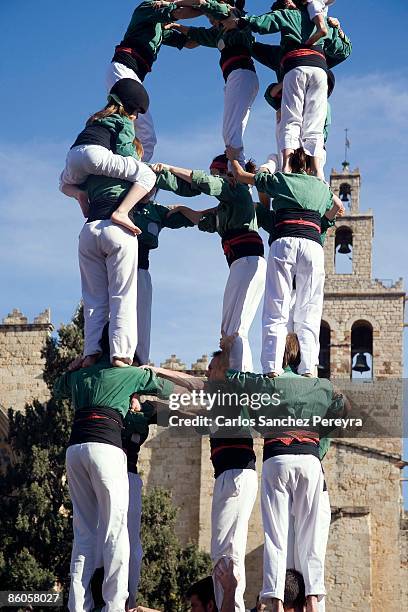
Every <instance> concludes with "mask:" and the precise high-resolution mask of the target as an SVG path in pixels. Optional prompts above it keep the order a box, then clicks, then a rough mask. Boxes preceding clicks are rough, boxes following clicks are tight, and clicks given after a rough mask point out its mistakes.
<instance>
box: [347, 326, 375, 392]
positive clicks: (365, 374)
mask: <svg viewBox="0 0 408 612" xmlns="http://www.w3.org/2000/svg"><path fill="white" fill-rule="evenodd" d="M351 378H352V379H355V380H361V379H362V378H365V379H366V378H373V327H372V325H371V323H369V322H368V321H363V320H360V321H356V322H355V323H353V326H352V328H351Z"/></svg>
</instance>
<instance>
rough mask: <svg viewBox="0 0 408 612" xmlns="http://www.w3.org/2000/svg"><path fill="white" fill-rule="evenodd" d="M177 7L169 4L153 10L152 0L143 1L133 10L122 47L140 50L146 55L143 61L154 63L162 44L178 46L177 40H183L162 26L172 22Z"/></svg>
mask: <svg viewBox="0 0 408 612" xmlns="http://www.w3.org/2000/svg"><path fill="white" fill-rule="evenodd" d="M175 9H177V5H176V4H174V3H171V4H170V5H169V6H164V7H162V8H158V9H155V8H153V0H145V2H142V3H141V4H139V6H137V7H136V8H135V10H134V11H133V15H132V19H131V21H130V23H129V26H128V29H127V30H126V33H125V36H124V38H123V41H122V43H121V45H122V46H124V47H130V48H136V49H140V50H141V51H142V53H143V51H144V52H145V54H146V57H145V59H146V60H148V61H150V62H154V61H156V59H157V54H158V53H159V50H160V47H161V45H162V44H165V45H170V46H177V47H179V48H181V46H184V44H183V45H181V46H179V44H178V42H177V40H178V38H179V39H180V40H183V39H182V38H180V37H177V36H175V35H174V32H171V31H170V30H164V29H163V25H164V24H166V23H171V22H172V21H174V17H173V11H174V10H175Z"/></svg>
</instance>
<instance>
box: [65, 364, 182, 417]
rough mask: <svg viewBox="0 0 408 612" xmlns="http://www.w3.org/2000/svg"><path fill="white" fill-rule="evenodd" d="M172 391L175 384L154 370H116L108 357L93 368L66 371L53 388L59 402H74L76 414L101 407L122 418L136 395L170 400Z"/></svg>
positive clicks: (127, 368)
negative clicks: (67, 400) (130, 399)
mask: <svg viewBox="0 0 408 612" xmlns="http://www.w3.org/2000/svg"><path fill="white" fill-rule="evenodd" d="M172 391H173V384H172V383H171V382H169V381H167V380H165V379H163V378H159V377H158V376H156V375H155V374H154V373H153V372H152V370H149V369H147V368H136V367H133V366H129V367H124V368H117V367H113V366H112V365H111V363H110V359H109V356H107V355H104V356H102V357H101V359H100V360H99V361H98V362H97V363H96V364H95V365H93V366H90V367H88V368H81V369H79V370H75V371H73V372H66V373H65V374H63V375H62V376H61V377H60V378H58V379H57V381H56V382H55V385H54V395H55V397H56V399H71V402H72V406H73V408H74V410H75V411H77V410H80V409H81V408H91V407H98V406H101V407H105V408H111V409H113V410H116V411H117V412H118V413H119V414H120V415H121V416H122V417H124V416H125V415H126V413H127V412H128V410H129V398H130V396H131V395H132V394H133V393H145V394H149V395H157V396H158V397H160V398H162V399H167V398H168V397H169V395H170V394H171V393H172Z"/></svg>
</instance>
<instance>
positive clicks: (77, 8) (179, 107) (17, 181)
mask: <svg viewBox="0 0 408 612" xmlns="http://www.w3.org/2000/svg"><path fill="white" fill-rule="evenodd" d="M270 3H271V0H269V1H265V0H258V1H255V0H248V1H247V10H248V12H249V13H252V14H261V13H263V12H265V11H267V10H268V8H269V6H270ZM134 6H135V3H134V2H131V1H130V0H121V1H118V2H112V1H111V0H110V1H108V0H87V1H85V2H84V1H83V0H70V2H68V3H66V2H55V0H37V1H36V2H35V3H34V2H30V1H29V0H20V1H19V2H10V1H9V2H2V3H1V6H0V20H1V22H2V23H3V24H4V27H3V31H2V36H1V40H0V49H1V55H0V57H1V60H0V61H1V68H0V75H1V76H0V79H1V91H2V95H1V98H0V107H1V109H2V116H3V121H2V124H1V131H0V188H1V194H2V199H3V205H2V207H1V212H0V215H1V223H0V252H1V261H2V265H1V270H0V286H1V287H2V288H4V287H7V288H8V290H7V291H4V290H3V291H2V292H1V294H0V318H2V317H3V316H5V315H6V314H7V313H8V312H9V311H10V310H11V309H12V308H13V307H18V308H20V309H21V310H22V311H23V312H24V313H25V314H26V315H27V316H28V317H29V318H30V319H32V318H33V317H34V316H36V315H37V314H38V313H39V312H40V311H42V310H43V309H44V308H45V307H48V306H50V307H51V312H52V320H53V322H54V324H55V325H56V326H58V325H59V324H60V323H61V322H66V321H68V320H69V319H70V317H71V315H72V312H73V310H74V308H75V305H76V303H77V302H78V300H79V298H80V282H79V272H78V265H77V255H76V248H77V236H78V233H79V231H80V228H81V225H82V218H81V215H80V212H79V207H77V205H76V203H75V201H74V200H71V199H68V198H65V197H64V196H62V195H61V194H60V193H59V192H58V189H57V183H58V175H59V172H60V170H61V169H62V167H63V164H64V159H65V155H66V152H67V149H68V148H69V146H70V144H71V143H72V142H73V140H74V139H75V137H76V135H77V133H78V132H79V131H80V130H81V129H82V127H83V124H84V122H85V120H86V119H87V117H88V116H89V115H90V114H91V113H92V112H94V111H95V110H97V109H99V108H101V107H102V106H103V105H104V103H105V84H104V83H105V80H104V79H105V71H106V67H107V64H108V63H109V61H110V59H111V56H112V53H113V48H114V45H115V44H116V43H118V42H119V41H120V40H121V38H122V35H123V33H124V31H125V29H126V27H127V24H128V22H129V19H130V15H131V12H132V10H133V8H134ZM331 14H332V15H335V16H337V17H338V18H339V19H340V20H341V22H342V25H343V28H344V30H345V31H346V32H347V33H348V34H349V36H350V38H351V39H352V41H353V55H352V57H351V58H350V60H349V61H347V62H345V63H344V64H342V65H341V66H339V67H338V68H337V69H336V79H337V85H336V89H335V92H334V94H333V97H332V104H333V122H334V124H333V127H332V131H331V134H330V137H329V141H328V153H329V155H328V164H327V169H329V171H330V168H331V167H333V166H335V167H337V168H339V167H340V165H341V161H342V160H343V156H344V128H346V127H347V128H349V130H350V132H349V134H350V140H351V145H352V146H351V150H350V160H351V165H352V167H355V166H359V167H360V169H361V172H362V179H363V183H362V201H361V208H362V210H365V209H367V208H372V209H373V211H374V215H375V239H374V266H373V276H375V277H378V278H383V279H394V280H396V279H398V278H399V277H401V276H402V277H408V257H407V250H406V227H407V226H406V206H407V204H406V175H407V170H406V143H407V141H408V113H407V110H408V69H407V65H408V50H407V46H406V44H405V41H406V23H407V22H408V20H407V18H408V3H407V2H406V0H395V1H394V2H393V3H392V11H391V10H390V9H389V6H388V3H386V2H379V1H378V0H359V1H358V2H355V0H338V1H337V3H336V4H335V6H333V7H332V8H331ZM199 22H201V23H202V24H203V25H204V24H206V23H207V22H206V20H205V18H201V19H200V20H199ZM196 23H197V21H196ZM260 38H261V40H262V42H276V41H278V37H277V36H264V37H260ZM6 57H9V58H10V61H8V62H7V61H6ZM218 59H219V57H218V52H217V51H216V50H214V49H195V50H184V51H182V52H180V51H178V50H175V49H169V48H163V49H162V51H161V52H160V55H159V59H158V61H157V62H156V64H155V65H154V68H153V72H152V74H150V75H149V76H148V77H147V79H146V81H145V85H146V87H147V89H148V91H149V93H150V98H151V111H152V114H153V116H154V119H155V124H156V130H157V134H158V140H159V144H158V146H157V149H156V154H155V160H156V161H165V162H170V163H173V164H175V165H186V166H188V167H196V168H203V169H205V168H207V167H208V163H209V160H210V159H211V158H212V157H213V156H214V155H216V154H218V153H220V152H221V151H222V148H223V147H222V144H223V143H222V138H221V118H222V94H223V91H222V88H223V80H222V76H221V72H220V69H219V67H218ZM257 70H258V75H259V78H260V93H259V95H258V98H257V101H256V103H255V105H254V108H253V112H252V116H251V118H250V121H249V126H248V130H247V135H246V150H247V153H248V154H249V155H251V156H252V157H254V158H255V159H256V161H257V162H262V161H263V160H264V158H265V157H266V155H267V154H268V153H270V152H272V151H274V150H275V145H274V117H273V113H272V112H271V110H270V108H269V107H268V106H267V104H266V102H265V101H264V99H263V95H262V93H263V91H264V90H265V88H266V86H267V85H268V84H269V83H270V82H272V81H273V80H274V75H273V74H271V73H270V71H268V70H267V69H264V68H262V67H259V68H258V69H257ZM160 201H161V202H162V203H176V202H180V201H181V199H180V198H176V197H175V196H173V195H172V194H167V193H164V192H161V194H160ZM196 202H197V203H195V202H194V203H193V206H197V207H199V206H201V204H202V203H203V201H202V200H201V201H200V200H196ZM190 204H191V202H190ZM151 261H152V264H151V272H152V277H153V284H154V304H153V333H152V351H151V356H152V359H153V360H154V361H155V362H156V363H159V362H160V361H163V360H164V359H165V358H166V357H167V356H169V355H170V354H171V353H177V355H178V356H179V357H181V358H182V359H183V361H184V362H185V363H186V364H187V365H190V364H191V363H192V362H193V361H195V360H196V359H197V358H198V357H200V356H201V355H202V354H203V353H209V352H210V351H212V350H214V349H215V348H216V346H217V341H218V335H219V334H218V332H219V320H220V312H221V303H222V293H223V287H224V284H225V279H226V276H227V272H228V270H227V266H226V263H225V260H224V257H223V255H222V253H221V249H220V246H219V240H218V238H217V237H215V236H211V235H209V234H202V233H200V232H198V231H197V230H179V231H177V232H176V231H171V230H167V231H164V232H163V233H162V235H161V245H160V248H159V250H158V251H157V252H155V253H153V254H152V257H151ZM252 341H253V351H254V357H255V363H257V364H259V360H258V355H259V352H260V319H259V315H258V317H257V319H256V321H255V324H254V327H253V330H252ZM406 361H408V360H406Z"/></svg>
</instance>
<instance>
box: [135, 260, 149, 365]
mask: <svg viewBox="0 0 408 612" xmlns="http://www.w3.org/2000/svg"><path fill="white" fill-rule="evenodd" d="M151 323H152V279H151V276H150V272H149V270H141V269H140V268H139V270H138V272H137V347H136V353H137V356H138V357H139V359H140V363H141V364H143V365H146V364H147V363H149V354H150V329H151Z"/></svg>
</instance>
